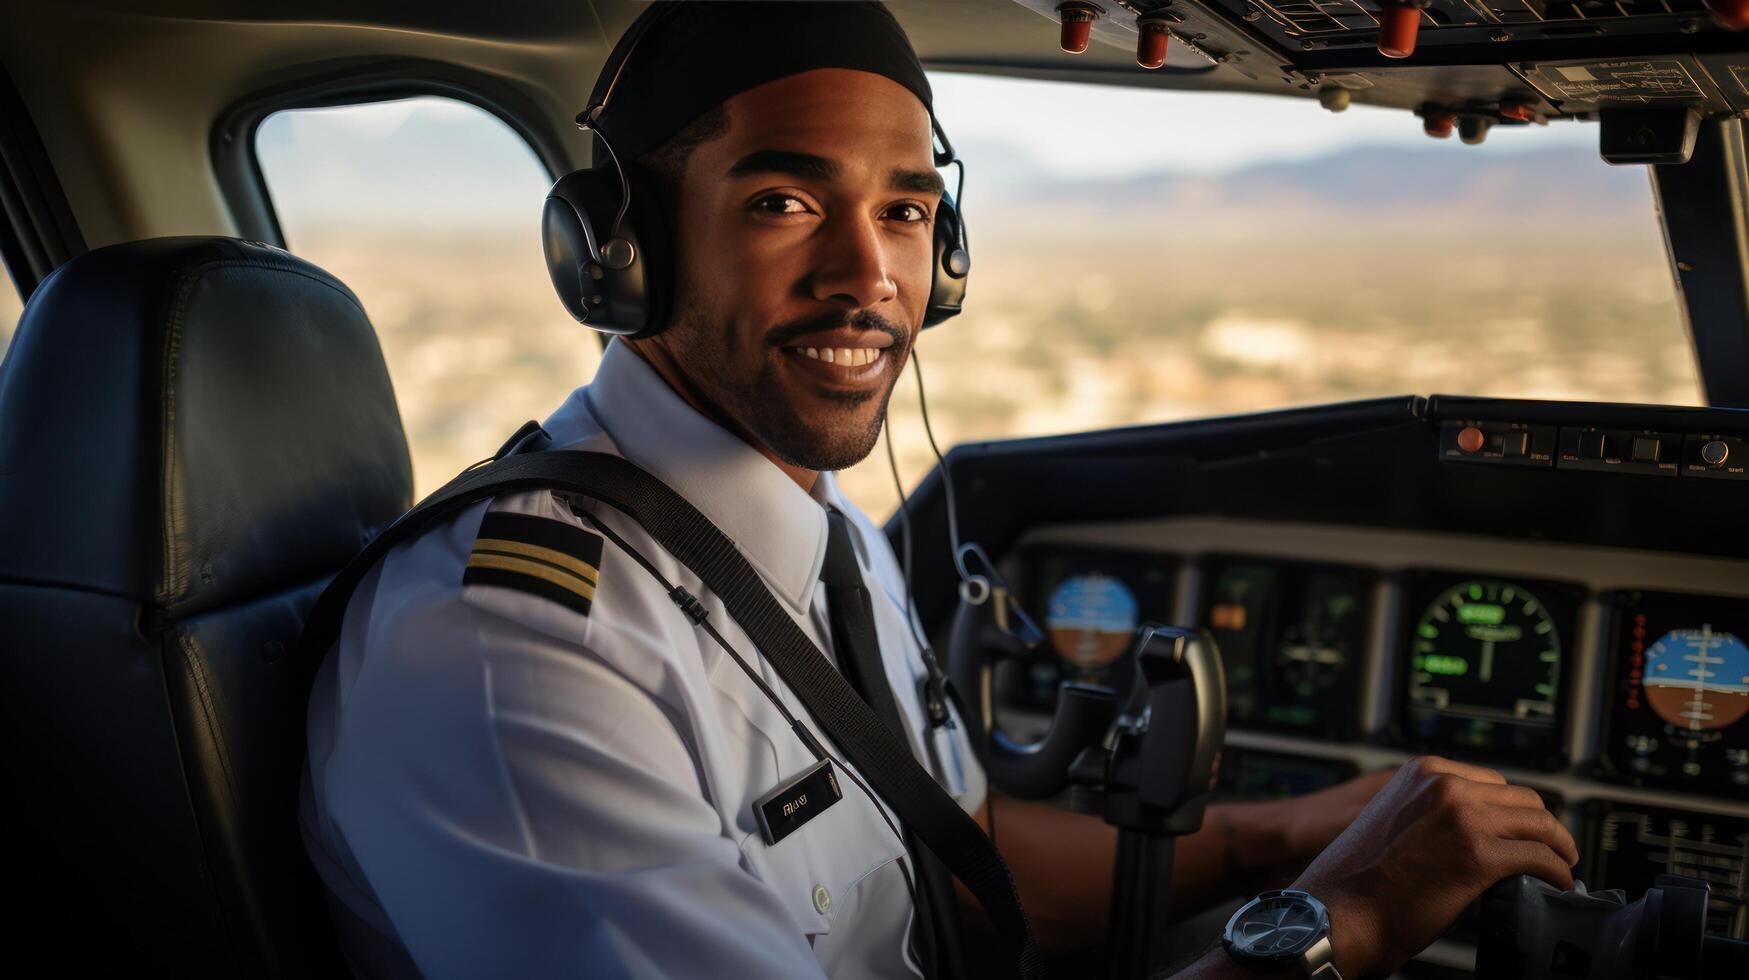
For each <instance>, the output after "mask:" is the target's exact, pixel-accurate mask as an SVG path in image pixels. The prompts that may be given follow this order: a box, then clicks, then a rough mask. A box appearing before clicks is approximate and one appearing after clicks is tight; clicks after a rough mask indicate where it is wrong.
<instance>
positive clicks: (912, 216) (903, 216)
mask: <svg viewBox="0 0 1749 980" xmlns="http://www.w3.org/2000/svg"><path fill="white" fill-rule="evenodd" d="M887 217H889V218H892V219H893V220H895V221H903V222H907V223H911V222H919V221H928V220H929V209H928V208H926V207H924V206H923V205H921V204H914V203H912V202H910V201H906V202H904V203H902V204H895V205H893V206H892V207H890V208H888V209H887Z"/></svg>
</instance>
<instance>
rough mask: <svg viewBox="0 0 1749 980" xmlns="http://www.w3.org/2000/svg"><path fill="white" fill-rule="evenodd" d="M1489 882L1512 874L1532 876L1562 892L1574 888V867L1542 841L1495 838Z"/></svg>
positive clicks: (1504, 878) (1491, 849) (1491, 851)
mask: <svg viewBox="0 0 1749 980" xmlns="http://www.w3.org/2000/svg"><path fill="white" fill-rule="evenodd" d="M1488 857H1489V862H1488V863H1489V864H1490V865H1491V866H1490V867H1489V868H1488V869H1487V872H1488V877H1489V879H1490V883H1492V882H1494V881H1504V880H1506V879H1507V878H1510V877H1512V876H1513V875H1535V876H1537V877H1538V878H1541V879H1542V880H1544V881H1546V882H1548V883H1549V884H1551V885H1554V886H1555V887H1556V888H1559V889H1561V890H1562V891H1567V890H1569V889H1571V888H1572V887H1573V869H1572V868H1571V867H1569V866H1568V865H1567V864H1566V863H1565V862H1564V861H1563V860H1562V858H1561V856H1560V855H1559V854H1556V853H1555V852H1554V851H1551V850H1549V849H1548V847H1547V846H1546V845H1544V844H1541V843H1538V842H1535V841H1527V840H1502V841H1495V842H1494V846H1493V847H1492V848H1490V853H1489V855H1488Z"/></svg>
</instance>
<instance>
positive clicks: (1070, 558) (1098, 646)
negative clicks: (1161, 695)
mask: <svg viewBox="0 0 1749 980" xmlns="http://www.w3.org/2000/svg"><path fill="white" fill-rule="evenodd" d="M1025 563H1026V567H1027V576H1026V579H1025V582H1026V585H1025V586H1024V588H1025V593H1024V594H1023V595H1022V596H1021V599H1022V604H1023V605H1024V606H1025V608H1026V610H1027V612H1028V613H1030V614H1031V615H1032V616H1033V618H1034V620H1035V621H1036V622H1037V623H1038V625H1039V627H1040V628H1041V629H1043V630H1044V632H1045V638H1046V643H1047V644H1048V645H1049V646H1050V648H1051V651H1052V653H1054V654H1055V656H1054V657H1050V658H1048V659H1041V660H1039V661H1037V662H1035V663H1033V664H1032V665H1031V667H1030V672H1029V676H1028V677H1027V678H1026V680H1025V681H1024V682H1023V684H1022V685H1021V686H1023V687H1024V688H1025V690H1024V691H1013V690H1010V691H1008V692H1007V693H1010V694H1012V695H1014V696H1016V700H1018V701H1020V702H1022V703H1030V704H1032V705H1035V706H1049V705H1050V704H1053V703H1054V702H1055V700H1056V692H1057V684H1058V683H1059V682H1060V681H1063V680H1073V681H1083V682H1088V683H1104V684H1112V685H1114V686H1122V685H1124V684H1127V683H1128V682H1129V677H1128V675H1127V674H1125V673H1124V672H1123V671H1124V666H1123V664H1121V663H1120V661H1121V660H1122V659H1123V656H1124V654H1125V653H1126V652H1127V651H1128V650H1129V647H1130V643H1131V641H1132V640H1133V639H1134V636H1135V632H1136V627H1137V626H1138V625H1140V624H1142V623H1146V622H1154V623H1169V622H1171V621H1172V587H1173V583H1174V573H1175V572H1176V565H1175V562H1174V560H1173V559H1171V558H1168V557H1163V556H1160V555H1155V554H1147V553H1143V552H1130V551H1117V550H1110V549H1105V548H1081V547H1055V546H1042V547H1035V548H1032V549H1029V550H1028V551H1027V553H1026V558H1025Z"/></svg>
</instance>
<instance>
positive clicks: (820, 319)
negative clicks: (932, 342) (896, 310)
mask: <svg viewBox="0 0 1749 980" xmlns="http://www.w3.org/2000/svg"><path fill="white" fill-rule="evenodd" d="M839 327H855V328H856V329H858V330H878V331H880V332H881V333H884V334H886V335H887V336H888V337H891V338H892V339H893V346H894V347H898V346H901V345H902V344H904V343H905V342H906V340H908V339H909V338H910V333H909V332H908V331H907V330H905V329H904V328H903V327H901V326H899V325H898V324H896V323H894V322H893V321H891V320H889V319H887V318H886V317H884V316H881V315H880V314H879V313H876V312H875V311H873V310H857V311H856V312H855V313H850V314H844V313H835V312H834V313H822V314H819V315H818V316H810V317H804V318H802V319H799V320H791V321H790V322H788V323H785V324H782V325H779V326H776V327H772V328H771V329H770V330H768V331H766V334H765V342H766V343H767V344H770V345H771V346H773V347H784V346H787V345H788V344H789V342H790V341H792V340H794V339H796V338H797V337H805V336H807V335H808V334H811V333H818V332H820V331H822V330H836V329H838V328H839Z"/></svg>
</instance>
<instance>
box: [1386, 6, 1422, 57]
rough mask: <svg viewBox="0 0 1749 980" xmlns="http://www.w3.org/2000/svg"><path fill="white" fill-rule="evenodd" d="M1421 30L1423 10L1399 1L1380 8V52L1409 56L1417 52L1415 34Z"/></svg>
mask: <svg viewBox="0 0 1749 980" xmlns="http://www.w3.org/2000/svg"><path fill="white" fill-rule="evenodd" d="M1420 31H1421V11H1419V10H1417V9H1416V8H1414V7H1408V6H1404V5H1403V4H1398V3H1389V2H1387V3H1385V4H1384V6H1382V7H1380V8H1379V54H1382V55H1384V56H1385V57H1387V58H1407V57H1409V56H1410V55H1412V54H1414V53H1415V35H1416V34H1418V33H1420Z"/></svg>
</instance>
